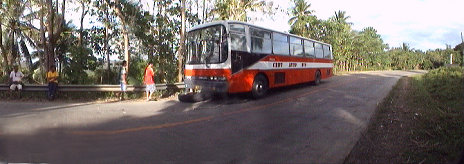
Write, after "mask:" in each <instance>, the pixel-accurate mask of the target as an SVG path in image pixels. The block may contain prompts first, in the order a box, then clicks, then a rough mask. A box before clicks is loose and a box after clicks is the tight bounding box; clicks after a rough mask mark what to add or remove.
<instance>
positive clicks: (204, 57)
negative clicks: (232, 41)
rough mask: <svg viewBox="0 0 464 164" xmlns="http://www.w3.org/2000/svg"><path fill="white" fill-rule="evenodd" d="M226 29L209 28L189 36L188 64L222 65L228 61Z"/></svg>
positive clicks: (216, 26)
mask: <svg viewBox="0 0 464 164" xmlns="http://www.w3.org/2000/svg"><path fill="white" fill-rule="evenodd" d="M225 36H227V35H226V29H225V27H224V26H223V25H215V26H209V27H205V28H202V29H198V30H194V31H190V32H189V33H188V34H187V62H186V63H187V64H212V63H222V62H225V61H226V60H227V52H228V51H227V47H228V45H227V39H226V37H225Z"/></svg>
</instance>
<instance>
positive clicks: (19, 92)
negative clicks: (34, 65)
mask: <svg viewBox="0 0 464 164" xmlns="http://www.w3.org/2000/svg"><path fill="white" fill-rule="evenodd" d="M16 87H17V88H18V94H19V98H21V91H22V90H23V85H21V84H18V86H16Z"/></svg>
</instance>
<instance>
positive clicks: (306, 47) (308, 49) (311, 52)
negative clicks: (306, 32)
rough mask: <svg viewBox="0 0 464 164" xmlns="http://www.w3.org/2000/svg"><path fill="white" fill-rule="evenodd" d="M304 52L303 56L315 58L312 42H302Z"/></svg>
mask: <svg viewBox="0 0 464 164" xmlns="http://www.w3.org/2000/svg"><path fill="white" fill-rule="evenodd" d="M304 51H305V55H306V56H308V57H310V58H315V57H316V54H315V52H314V42H312V41H309V40H304Z"/></svg>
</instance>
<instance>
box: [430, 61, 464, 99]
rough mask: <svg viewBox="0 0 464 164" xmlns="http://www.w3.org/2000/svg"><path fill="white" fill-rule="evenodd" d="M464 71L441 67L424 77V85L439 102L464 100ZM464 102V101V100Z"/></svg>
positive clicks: (459, 68)
mask: <svg viewBox="0 0 464 164" xmlns="http://www.w3.org/2000/svg"><path fill="white" fill-rule="evenodd" d="M463 73H464V69H463V68H462V67H441V68H438V69H434V70H431V71H430V72H428V73H427V74H425V75H424V77H423V78H424V85H425V88H426V89H427V90H428V92H429V93H430V95H431V96H432V97H433V98H434V99H436V100H439V101H457V100H459V99H463V98H464V75H463ZM463 101H464V100H463Z"/></svg>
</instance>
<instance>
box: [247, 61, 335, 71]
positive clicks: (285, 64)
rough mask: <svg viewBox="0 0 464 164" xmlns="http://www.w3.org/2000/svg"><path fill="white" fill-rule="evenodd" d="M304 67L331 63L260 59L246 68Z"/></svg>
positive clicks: (324, 66)
mask: <svg viewBox="0 0 464 164" xmlns="http://www.w3.org/2000/svg"><path fill="white" fill-rule="evenodd" d="M279 63H282V64H279ZM291 64H292V65H291ZM295 64H296V65H295ZM304 68H333V63H316V62H269V61H260V62H257V63H255V64H253V65H252V66H251V67H249V68H247V69H259V70H276V69H304Z"/></svg>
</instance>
